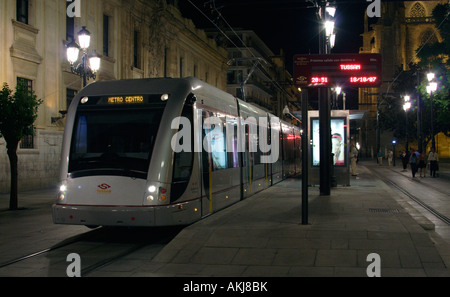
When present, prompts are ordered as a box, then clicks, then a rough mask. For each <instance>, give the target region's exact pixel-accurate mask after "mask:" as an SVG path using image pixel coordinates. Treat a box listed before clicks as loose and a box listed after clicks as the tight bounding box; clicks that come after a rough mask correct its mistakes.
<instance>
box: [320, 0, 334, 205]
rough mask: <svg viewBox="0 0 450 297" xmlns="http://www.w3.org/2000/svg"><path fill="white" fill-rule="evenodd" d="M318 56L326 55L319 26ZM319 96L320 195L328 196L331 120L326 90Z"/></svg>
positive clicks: (325, 46)
mask: <svg viewBox="0 0 450 297" xmlns="http://www.w3.org/2000/svg"><path fill="white" fill-rule="evenodd" d="M320 7H321V9H320V12H321V15H320V18H321V20H322V21H324V20H325V18H326V14H325V13H326V11H325V8H326V1H321V2H320ZM319 54H321V55H323V54H328V50H327V41H326V36H325V31H324V30H323V28H322V26H319ZM318 96H319V131H320V133H319V135H320V139H319V143H320V195H321V196H329V195H330V192H331V179H330V165H331V158H330V157H331V156H330V154H331V151H330V147H331V126H330V125H331V123H330V121H331V119H330V103H329V97H328V96H329V94H328V88H322V87H320V88H319V89H318Z"/></svg>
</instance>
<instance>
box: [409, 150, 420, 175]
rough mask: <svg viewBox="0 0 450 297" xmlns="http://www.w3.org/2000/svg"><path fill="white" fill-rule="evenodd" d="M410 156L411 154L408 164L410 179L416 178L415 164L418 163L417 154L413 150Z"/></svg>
mask: <svg viewBox="0 0 450 297" xmlns="http://www.w3.org/2000/svg"><path fill="white" fill-rule="evenodd" d="M412 151H413V152H412V154H411V158H410V160H409V164H410V165H411V173H412V177H413V178H415V177H416V173H417V164H418V163H419V161H418V158H417V154H416V152H415V151H414V150H412Z"/></svg>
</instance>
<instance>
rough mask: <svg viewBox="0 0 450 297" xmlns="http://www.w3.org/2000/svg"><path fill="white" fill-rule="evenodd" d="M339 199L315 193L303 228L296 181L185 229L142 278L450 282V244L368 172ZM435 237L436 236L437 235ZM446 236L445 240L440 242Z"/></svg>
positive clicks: (335, 192) (337, 191) (337, 193)
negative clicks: (372, 257)
mask: <svg viewBox="0 0 450 297" xmlns="http://www.w3.org/2000/svg"><path fill="white" fill-rule="evenodd" d="M359 172H360V174H359V176H358V177H357V178H353V179H352V181H351V184H352V186H351V187H338V188H334V189H332V193H331V196H329V197H323V196H320V195H319V191H318V189H317V188H310V190H309V196H310V198H309V224H308V225H302V224H301V179H295V178H291V179H289V180H287V181H285V182H283V183H280V184H278V185H276V186H274V187H272V188H270V189H268V190H266V191H263V192H261V193H259V194H257V195H255V196H253V197H251V198H250V199H248V200H245V201H243V202H241V203H238V204H236V205H233V206H232V207H229V208H227V209H225V210H223V211H222V212H219V213H217V214H214V215H212V216H210V217H208V218H205V219H204V220H202V221H200V222H198V223H196V224H193V225H191V226H189V227H187V228H185V229H184V230H183V231H182V232H181V233H180V234H179V235H178V236H177V237H176V238H175V239H174V240H173V241H172V242H171V243H169V244H168V245H167V246H166V247H165V248H164V249H163V250H162V251H161V252H160V253H159V254H158V255H157V256H156V257H155V258H154V259H153V261H152V262H151V265H149V268H148V269H146V270H145V271H137V272H136V273H135V274H134V276H189V277H193V276H227V277H229V276H251V277H281V276H292V277H297V276H323V277H328V276H356V277H366V276H367V272H366V270H367V267H368V266H369V264H371V263H372V261H370V262H368V261H367V256H368V255H369V254H372V253H377V254H379V256H380V259H381V266H380V268H381V276H386V277H388V276H402V277H410V276H450V271H449V269H448V267H449V266H450V246H449V244H447V243H445V241H444V240H436V239H433V240H432V239H431V238H430V235H429V232H433V231H426V230H425V229H424V228H423V227H421V226H420V225H419V223H418V220H417V219H420V220H422V223H424V222H425V223H430V222H429V221H427V219H426V218H424V217H421V216H420V215H419V214H417V213H416V214H414V215H415V217H416V219H414V218H413V216H411V215H410V214H408V213H407V211H406V210H405V209H404V208H403V207H402V205H401V204H399V203H398V202H397V200H399V201H400V200H401V199H398V197H395V196H396V195H397V194H396V193H395V192H394V191H393V190H392V189H391V188H389V187H388V186H387V185H386V184H384V183H383V182H381V181H380V180H379V179H377V178H376V177H375V176H374V175H373V174H372V173H371V172H370V171H369V170H368V169H367V168H366V167H364V166H359ZM433 238H435V236H433ZM438 238H439V237H438Z"/></svg>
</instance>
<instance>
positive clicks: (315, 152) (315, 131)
mask: <svg viewBox="0 0 450 297" xmlns="http://www.w3.org/2000/svg"><path fill="white" fill-rule="evenodd" d="M346 126H347V125H346V119H345V118H332V119H331V153H332V154H333V165H334V166H346V164H347V163H346V162H347V160H346V154H345V150H346V149H347V147H346V143H345V140H346V139H347V135H346ZM311 137H312V141H311V142H312V143H311V145H312V166H320V130H319V119H318V118H312V119H311Z"/></svg>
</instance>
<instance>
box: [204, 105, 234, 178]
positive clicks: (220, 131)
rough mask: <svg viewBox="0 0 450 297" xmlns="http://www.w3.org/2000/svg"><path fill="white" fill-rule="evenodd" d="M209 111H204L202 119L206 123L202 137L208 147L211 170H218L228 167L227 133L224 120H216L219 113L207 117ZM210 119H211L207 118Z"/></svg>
mask: <svg viewBox="0 0 450 297" xmlns="http://www.w3.org/2000/svg"><path fill="white" fill-rule="evenodd" d="M208 114H209V113H206V112H204V114H203V119H204V123H205V121H206V123H207V124H206V125H205V124H204V125H203V139H204V140H205V141H206V142H207V145H208V149H209V151H210V152H211V161H212V170H213V171H218V170H222V169H227V168H228V156H227V149H226V139H227V135H226V134H227V133H226V131H225V130H226V129H225V127H224V126H225V124H224V123H225V122H224V121H218V120H217V119H221V120H222V118H221V117H219V115H217V114H214V117H209V116H208ZM208 119H211V120H208Z"/></svg>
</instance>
